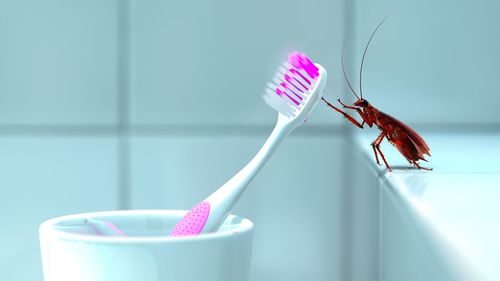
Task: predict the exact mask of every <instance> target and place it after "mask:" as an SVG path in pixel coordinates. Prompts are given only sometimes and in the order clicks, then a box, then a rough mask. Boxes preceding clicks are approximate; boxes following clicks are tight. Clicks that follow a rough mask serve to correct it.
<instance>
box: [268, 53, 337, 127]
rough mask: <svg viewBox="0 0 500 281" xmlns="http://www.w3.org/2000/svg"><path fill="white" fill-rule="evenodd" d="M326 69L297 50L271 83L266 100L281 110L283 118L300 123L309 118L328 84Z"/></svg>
mask: <svg viewBox="0 0 500 281" xmlns="http://www.w3.org/2000/svg"><path fill="white" fill-rule="evenodd" d="M326 78H327V74H326V70H325V69H324V68H323V67H322V66H321V65H319V64H317V63H316V64H315V63H313V62H312V61H311V60H310V59H309V58H308V57H307V56H306V55H304V54H302V53H300V52H293V53H291V54H290V55H289V57H288V61H287V62H285V63H283V65H282V66H281V67H280V68H279V69H278V71H277V72H276V74H275V75H274V77H273V79H272V81H271V82H269V83H267V85H266V89H265V94H264V96H263V98H264V100H265V101H266V103H267V104H268V105H269V106H271V107H272V108H274V109H275V110H276V111H278V112H279V113H280V115H279V116H280V118H284V117H285V119H287V121H289V122H293V121H297V126H298V125H300V124H301V123H302V122H305V121H307V119H308V117H309V115H310V114H311V112H312V111H313V109H314V108H315V107H316V105H317V104H318V102H319V100H320V99H321V96H322V95H323V92H324V90H325V86H326Z"/></svg>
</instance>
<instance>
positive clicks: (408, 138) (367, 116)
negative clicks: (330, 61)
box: [322, 17, 432, 171]
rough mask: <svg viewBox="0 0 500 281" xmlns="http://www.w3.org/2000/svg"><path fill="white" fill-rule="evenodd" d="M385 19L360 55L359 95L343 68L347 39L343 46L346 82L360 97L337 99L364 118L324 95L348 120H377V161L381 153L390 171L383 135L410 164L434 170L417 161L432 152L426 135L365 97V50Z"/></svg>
mask: <svg viewBox="0 0 500 281" xmlns="http://www.w3.org/2000/svg"><path fill="white" fill-rule="evenodd" d="M386 19H387V17H386V18H384V19H383V20H382V21H381V22H380V24H379V25H378V26H377V28H375V31H373V33H372V35H371V37H370V39H369V40H368V43H367V44H366V47H365V51H364V53H363V58H362V59H361V67H360V70H359V96H358V95H357V94H356V91H354V89H353V87H352V86H351V83H350V82H349V79H348V78H347V74H346V72H345V68H344V48H345V43H344V46H343V47H342V71H343V72H344V78H345V80H346V82H347V85H349V88H350V89H351V92H352V93H353V94H354V95H355V96H356V98H357V99H358V100H357V101H356V102H355V103H354V104H353V106H348V105H346V104H344V103H343V102H342V101H340V99H337V101H338V102H339V103H340V104H341V105H342V107H343V108H346V109H351V110H355V111H356V112H357V113H358V114H359V116H361V118H362V119H363V122H362V123H359V122H358V121H357V120H356V119H354V118H353V117H352V116H350V115H349V114H347V112H344V111H342V110H341V109H339V108H337V107H335V106H334V105H333V104H331V103H329V102H328V101H326V100H325V98H322V99H323V101H324V102H325V103H326V104H327V105H328V106H329V107H331V108H333V109H335V110H336V111H338V112H339V113H340V114H342V115H344V117H345V118H347V120H349V121H350V122H351V123H353V124H354V125H356V126H358V127H359V128H361V129H363V125H364V124H365V123H366V124H367V125H368V126H369V127H372V126H373V124H375V125H376V126H377V127H378V128H379V130H380V131H381V133H380V135H379V136H378V137H377V138H376V139H375V141H373V142H372V144H371V146H372V148H373V153H374V154H375V160H376V161H377V164H379V165H380V162H379V159H378V155H379V154H380V157H381V158H382V160H383V161H384V163H385V166H386V167H387V169H389V171H392V169H391V167H390V166H389V164H387V161H386V160H385V157H384V154H383V153H382V150H380V143H381V142H382V140H383V139H384V138H386V139H387V141H389V143H391V144H392V145H394V147H396V149H397V150H398V151H399V152H400V153H401V154H402V155H403V156H404V157H405V158H406V160H408V162H410V164H413V165H415V167H417V168H418V169H424V170H432V168H425V167H422V166H420V165H419V164H418V163H417V161H419V160H423V161H426V162H427V160H426V159H425V158H424V154H427V155H428V156H431V153H430V149H429V146H427V144H426V143H425V141H424V139H423V138H422V137H421V136H420V135H419V134H418V133H417V132H415V131H414V130H413V129H412V128H410V127H409V126H407V125H406V124H404V123H403V122H401V121H399V120H398V119H396V118H394V117H392V116H390V115H388V114H386V113H384V112H382V111H380V110H378V109H377V108H375V107H374V106H373V105H371V104H370V103H369V102H368V101H367V100H365V99H364V98H363V89H362V87H361V79H362V75H363V63H364V61H365V55H366V51H367V50H368V46H369V45H370V42H371V41H372V38H373V36H374V35H375V33H376V32H377V30H378V29H379V27H380V26H381V25H382V23H384V21H385V20H386ZM346 42H347V41H346Z"/></svg>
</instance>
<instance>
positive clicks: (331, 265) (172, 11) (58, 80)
mask: <svg viewBox="0 0 500 281" xmlns="http://www.w3.org/2000/svg"><path fill="white" fill-rule="evenodd" d="M343 9H344V7H343V4H342V1H340V0H339V1H327V0H315V1H312V2H310V3H308V5H307V7H304V3H303V2H301V1H278V2H268V1H257V2H255V1H253V2H248V3H247V2H245V3H244V2H234V1H229V0H227V1H221V0H217V1H210V2H204V1H181V2H179V1H177V2H174V1H134V0H128V1H126V0H122V1H118V0H115V1H111V0H106V1H93V0H91V1H71V2H68V1H63V0H59V1H57V0H48V1H35V0H22V1H17V0H10V1H7V0H0V159H2V160H1V161H0V186H1V187H0V190H1V191H2V196H0V203H1V204H0V212H1V214H0V222H1V229H2V231H1V232H0V241H1V249H2V251H1V252H0V264H1V265H0V275H1V276H4V277H5V278H7V279H8V280H11V281H18V280H19V281H21V280H23V281H25V280H42V275H41V264H40V256H39V249H38V225H39V224H40V223H41V222H42V221H43V220H45V219H47V218H50V217H54V216H59V215H64V214H70V213H77V212H87V211H99V210H112V209H119V208H133V209H152V208H161V209H166V208H183V209H187V208H189V207H191V206H192V205H193V204H194V203H196V202H197V201H198V200H200V199H202V198H204V197H205V196H207V195H208V194H210V193H211V192H212V191H213V190H215V189H216V188H217V187H218V186H220V185H221V184H223V183H224V182H225V181H226V180H227V179H229V178H230V177H231V176H232V175H233V174H234V173H235V172H237V171H238V170H239V169H240V168H241V167H242V166H243V165H244V164H246V163H247V162H248V161H249V160H250V158H251V157H252V156H253V155H254V154H255V153H256V152H257V150H258V149H259V147H260V146H261V145H262V144H263V143H264V141H265V138H266V136H267V134H269V133H270V130H271V126H272V125H273V123H274V122H275V119H276V113H275V112H273V110H271V109H270V108H268V107H267V106H266V105H265V104H264V103H263V101H262V99H261V94H262V93H263V88H264V85H265V83H266V82H267V81H268V80H269V79H270V78H271V76H272V74H273V73H274V71H275V70H276V68H277V66H278V65H279V64H280V63H281V61H282V60H283V58H284V57H285V55H286V54H287V52H288V51H291V50H294V49H296V48H298V49H299V50H303V51H307V52H308V53H309V54H310V55H311V56H312V57H313V58H315V59H319V58H321V61H322V63H323V64H324V65H325V67H327V68H328V69H331V71H330V70H329V74H330V75H331V76H332V77H338V76H339V73H340V69H338V68H336V67H334V66H336V65H338V62H339V61H340V58H339V57H338V53H339V51H340V47H341V42H342V32H343V28H344V25H343V21H344V17H343V15H342V14H343ZM310 14H314V16H315V17H316V18H317V20H315V21H309V20H308V19H310ZM327 90H328V92H329V95H332V96H336V95H338V94H339V93H340V92H341V91H342V85H341V84H340V83H331V84H329V86H328V89H327ZM340 122H341V121H340V119H339V118H336V116H332V115H331V113H330V111H329V110H327V109H326V108H325V107H321V108H319V109H318V110H317V112H316V113H315V115H314V116H313V118H311V120H310V123H309V124H307V126H306V127H305V128H299V129H298V130H297V132H295V133H294V134H292V135H291V136H290V137H289V138H288V139H287V140H286V141H285V142H284V143H283V144H282V146H281V147H280V149H279V150H278V151H277V152H276V154H275V155H274V157H273V158H272V159H271V161H270V162H269V163H268V164H267V165H266V166H265V168H264V169H263V170H262V171H261V173H260V174H259V175H258V176H257V177H256V179H255V180H254V182H253V183H252V185H251V186H250V187H249V190H248V192H247V193H246V194H245V196H244V197H243V198H242V200H241V202H240V203H239V204H238V207H237V209H236V210H235V212H236V213H238V214H240V215H243V216H246V217H249V218H251V219H252V220H253V221H254V222H255V223H256V233H255V243H254V259H253V266H252V268H253V269H252V277H251V280H306V279H314V280H333V279H338V276H340V263H339V260H340V252H339V248H340V245H339V243H340V240H339V231H340V230H339V223H340V222H339V219H340V209H339V208H340V207H339V206H340V196H339V194H340V190H341V188H342V184H341V183H342V182H343V177H342V175H341V171H342V170H341V169H339V168H340V167H341V165H342V163H341V161H342V160H341V158H340V155H342V153H343V152H342V151H343V145H344V142H343V139H342V137H341V136H340V134H339V133H340V132H341V127H340V126H339V124H340ZM290 250H292V251H290Z"/></svg>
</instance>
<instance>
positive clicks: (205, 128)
mask: <svg viewBox="0 0 500 281" xmlns="http://www.w3.org/2000/svg"><path fill="white" fill-rule="evenodd" d="M121 104H122V105H121V107H124V106H127V107H128V102H124V101H121ZM120 112H122V113H120V116H122V114H123V115H124V117H121V118H120V119H121V120H120V123H119V124H117V125H81V124H78V125H46V124H36V125H27V124H3V125H0V136H62V137H64V136H70V137H71V136H78V137H101V136H104V137H106V136H109V137H116V136H122V135H127V136H129V137H135V136H170V135H190V136H197V135H201V136H203V135H213V136H217V135H222V136H226V135H265V134H268V133H269V130H271V129H272V126H267V125H214V124H210V125H161V124H159V125H145V124H142V125H131V124H130V122H129V121H128V118H129V117H128V110H127V109H124V110H121V111H120ZM124 113H126V114H124ZM342 121H344V120H342ZM345 127H347V128H349V132H350V133H351V134H355V133H356V131H355V130H353V128H351V127H350V124H348V123H346V122H342V123H341V124H332V125H308V126H302V127H300V128H299V129H297V131H295V132H294V133H293V135H314V136H318V135H326V136H328V135H339V134H343V133H345V132H344V129H343V128H345ZM411 127H414V128H417V129H418V130H422V131H425V132H426V133H434V134H467V133H469V134H474V133H475V134H490V135H494V134H500V124H481V125H479V124H478V125H459V124H427V125H423V124H414V125H411ZM354 129H356V128H354ZM367 130H376V129H375V128H367Z"/></svg>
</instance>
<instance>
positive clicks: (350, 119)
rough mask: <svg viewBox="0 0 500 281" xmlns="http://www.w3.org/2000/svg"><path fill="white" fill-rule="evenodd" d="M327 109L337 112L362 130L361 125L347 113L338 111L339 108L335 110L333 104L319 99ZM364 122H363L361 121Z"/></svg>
mask: <svg viewBox="0 0 500 281" xmlns="http://www.w3.org/2000/svg"><path fill="white" fill-rule="evenodd" d="M321 99H322V100H323V101H324V102H325V103H326V104H327V105H328V106H329V107H331V108H333V109H335V110H336V111H337V112H339V113H340V114H342V115H344V117H345V118H346V119H347V120H349V121H350V122H351V123H352V124H354V125H356V126H358V127H359V128H361V129H363V125H361V124H360V123H359V122H358V121H357V120H356V119H354V117H352V116H351V115H349V114H347V112H344V111H342V110H340V109H339V108H337V107H336V106H334V105H333V104H331V103H329V102H327V101H326V100H325V98H323V97H322V98H321ZM363 121H364V120H363Z"/></svg>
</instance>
